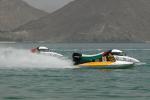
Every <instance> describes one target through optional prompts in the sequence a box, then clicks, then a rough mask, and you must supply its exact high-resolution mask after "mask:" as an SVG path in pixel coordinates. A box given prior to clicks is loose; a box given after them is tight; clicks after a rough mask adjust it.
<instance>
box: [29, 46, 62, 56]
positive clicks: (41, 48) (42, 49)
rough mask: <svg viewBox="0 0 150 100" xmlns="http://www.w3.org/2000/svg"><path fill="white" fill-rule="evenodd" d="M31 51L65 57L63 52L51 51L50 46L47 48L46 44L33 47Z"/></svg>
mask: <svg viewBox="0 0 150 100" xmlns="http://www.w3.org/2000/svg"><path fill="white" fill-rule="evenodd" d="M31 52H32V53H39V54H44V55H49V56H54V57H63V55H62V54H59V53H57V52H52V51H50V49H49V48H47V47H45V46H39V47H36V48H32V49H31Z"/></svg>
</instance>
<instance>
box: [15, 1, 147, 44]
mask: <svg viewBox="0 0 150 100" xmlns="http://www.w3.org/2000/svg"><path fill="white" fill-rule="evenodd" d="M16 31H17V32H20V33H21V32H22V31H23V32H24V33H25V34H27V36H28V37H26V38H25V39H27V40H45V41H49V42H141V41H150V0H75V1H73V2H71V3H69V4H68V5H66V6H65V7H63V8H62V9H60V10H58V11H56V12H54V13H52V14H49V15H47V16H46V17H43V18H41V19H40V20H37V21H32V22H30V23H28V24H26V25H23V26H22V27H20V28H18V29H17V30H16ZM24 33H22V34H24ZM33 37H34V38H33Z"/></svg>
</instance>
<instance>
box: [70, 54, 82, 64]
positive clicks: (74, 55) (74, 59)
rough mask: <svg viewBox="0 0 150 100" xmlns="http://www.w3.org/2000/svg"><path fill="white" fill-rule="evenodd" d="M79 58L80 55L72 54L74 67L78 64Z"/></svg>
mask: <svg viewBox="0 0 150 100" xmlns="http://www.w3.org/2000/svg"><path fill="white" fill-rule="evenodd" d="M81 57H82V54H80V53H73V54H72V59H73V61H74V65H78V64H80V60H81Z"/></svg>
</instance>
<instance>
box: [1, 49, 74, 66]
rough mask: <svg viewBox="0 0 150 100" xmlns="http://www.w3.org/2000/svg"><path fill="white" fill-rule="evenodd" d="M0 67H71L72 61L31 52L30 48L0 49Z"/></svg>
mask: <svg viewBox="0 0 150 100" xmlns="http://www.w3.org/2000/svg"><path fill="white" fill-rule="evenodd" d="M0 61H1V63H0V68H73V66H72V61H71V60H68V59H67V58H58V57H54V56H49V55H42V54H33V53H31V52H30V50H25V49H16V48H1V49H0Z"/></svg>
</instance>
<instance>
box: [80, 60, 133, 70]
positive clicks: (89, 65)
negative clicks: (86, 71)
mask: <svg viewBox="0 0 150 100" xmlns="http://www.w3.org/2000/svg"><path fill="white" fill-rule="evenodd" d="M133 65H134V63H131V62H124V61H116V62H89V63H84V64H79V65H78V66H79V68H114V69H115V68H129V67H132V66H133Z"/></svg>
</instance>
